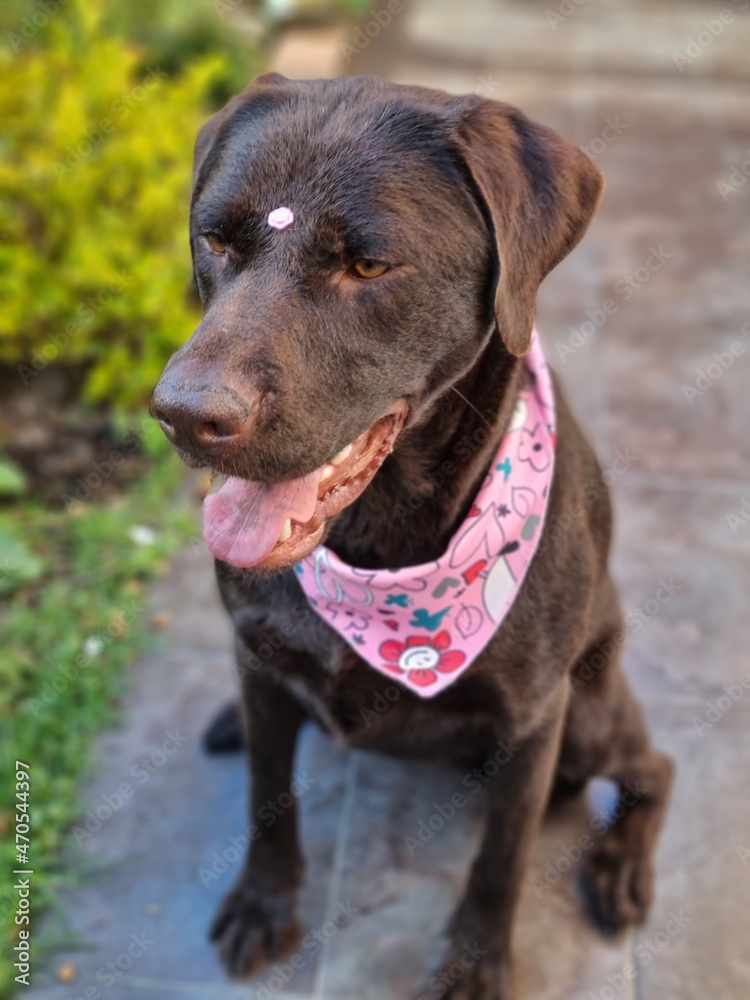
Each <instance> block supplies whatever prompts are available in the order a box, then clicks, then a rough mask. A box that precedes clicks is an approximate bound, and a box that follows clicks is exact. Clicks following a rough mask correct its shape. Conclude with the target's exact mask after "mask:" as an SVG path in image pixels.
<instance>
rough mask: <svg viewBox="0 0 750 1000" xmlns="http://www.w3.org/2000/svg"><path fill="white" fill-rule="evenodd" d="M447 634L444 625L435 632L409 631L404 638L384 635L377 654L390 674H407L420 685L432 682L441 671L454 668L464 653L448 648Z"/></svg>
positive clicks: (449, 672) (443, 672) (448, 672)
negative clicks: (416, 632)
mask: <svg viewBox="0 0 750 1000" xmlns="http://www.w3.org/2000/svg"><path fill="white" fill-rule="evenodd" d="M450 644H451V637H450V635H449V633H448V632H446V630H445V629H442V630H441V631H440V632H438V633H437V635H435V636H430V635H410V636H409V637H408V639H407V640H406V641H405V642H399V640H398V639H387V640H386V641H385V642H383V643H381V645H380V650H379V652H380V655H381V656H382V657H383V659H384V660H385V661H386V662H385V668H386V670H388V671H389V672H390V673H392V674H396V675H403V674H408V675H409V680H410V681H411V682H412V683H414V684H418V685H419V686H420V687H428V686H429V685H430V684H434V683H435V681H436V680H437V678H438V675H437V673H436V671H440V673H441V674H451V673H453V671H454V670H458V668H459V667H460V666H461V664H462V663H463V662H464V660H465V659H466V654H465V653H462V652H461V651H460V650H458V649H448V647H449V646H450Z"/></svg>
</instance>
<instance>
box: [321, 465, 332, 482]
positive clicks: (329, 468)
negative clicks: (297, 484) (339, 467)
mask: <svg viewBox="0 0 750 1000" xmlns="http://www.w3.org/2000/svg"><path fill="white" fill-rule="evenodd" d="M333 472H335V469H334V467H333V466H332V465H331V464H330V462H329V463H328V465H326V467H325V468H324V469H323V472H322V473H321V475H320V481H321V482H322V481H323V480H324V479H328V477H329V476H330V475H331V474H332V473H333Z"/></svg>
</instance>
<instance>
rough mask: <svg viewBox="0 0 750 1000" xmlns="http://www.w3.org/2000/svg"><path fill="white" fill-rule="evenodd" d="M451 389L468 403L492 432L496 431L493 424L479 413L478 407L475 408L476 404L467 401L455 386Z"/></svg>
mask: <svg viewBox="0 0 750 1000" xmlns="http://www.w3.org/2000/svg"><path fill="white" fill-rule="evenodd" d="M449 388H450V389H452V390H453V392H455V394H456V395H457V396H460V397H461V399H462V400H463V401H464V403H466V405H467V406H468V407H469V408H470V409H472V410H473V411H474V412H475V413H476V415H477V416H478V417H479V419H480V420H483V421H484V423H485V424H486V425H487V426H488V427H489V429H490V430H491V431H494V429H495V428H494V427H493V426H492V424H491V423H490V422H489V420H488V419H487V418H486V417H485V415H484V414H483V413H480V412H479V410H478V409H477V408H476V406H474V404H473V403H472V402H471V400H469V399H467V398H466V396H464V394H463V393H462V392H459V390H458V389H457V388H456V387H455V385H451V386H449Z"/></svg>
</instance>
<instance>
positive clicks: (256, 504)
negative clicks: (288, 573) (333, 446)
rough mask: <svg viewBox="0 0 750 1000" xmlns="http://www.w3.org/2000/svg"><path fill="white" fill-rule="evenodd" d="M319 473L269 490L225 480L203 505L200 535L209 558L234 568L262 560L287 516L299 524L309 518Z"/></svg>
mask: <svg viewBox="0 0 750 1000" xmlns="http://www.w3.org/2000/svg"><path fill="white" fill-rule="evenodd" d="M320 472H321V470H320V469H316V470H315V472H311V473H310V474H309V475H308V476H302V477H301V478H300V479H289V480H287V481H286V482H284V483H276V484H275V485H273V486H266V485H264V484H263V483H254V482H251V481H250V480H247V479H237V478H235V477H231V478H230V479H227V481H226V482H225V483H224V485H223V486H222V487H221V489H220V490H219V492H218V493H213V494H211V495H210V496H207V497H206V499H205V500H204V501H203V537H204V538H205V540H206V543H207V545H208V547H209V549H210V550H211V552H212V554H213V555H214V556H215V557H216V558H217V559H221V560H223V561H224V562H228V563H231V564H232V565H233V566H243V567H248V566H255V565H256V564H257V563H259V562H262V561H263V559H265V558H266V556H267V555H268V553H269V552H270V551H271V549H272V548H273V547H274V545H275V544H276V542H277V541H278V538H279V533H280V532H281V529H282V527H283V525H284V521H285V520H286V519H287V518H288V517H291V518H293V519H294V520H295V521H297V522H298V523H300V524H304V523H305V521H309V520H310V518H311V517H312V515H313V513H314V511H315V502H316V500H317V497H318V483H319V482H320Z"/></svg>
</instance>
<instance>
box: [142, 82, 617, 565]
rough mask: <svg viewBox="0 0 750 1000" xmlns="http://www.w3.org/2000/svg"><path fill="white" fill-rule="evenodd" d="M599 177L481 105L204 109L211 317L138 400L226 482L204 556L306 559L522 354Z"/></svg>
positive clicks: (356, 99)
mask: <svg viewBox="0 0 750 1000" xmlns="http://www.w3.org/2000/svg"><path fill="white" fill-rule="evenodd" d="M601 186H602V181H601V176H600V174H599V172H598V170H597V169H596V168H595V167H594V165H593V164H592V163H591V162H590V160H588V158H587V157H586V156H585V155H584V154H583V153H582V152H581V151H580V150H579V149H577V148H576V147H575V146H573V145H571V144H570V143H568V142H566V141H565V140H564V139H562V138H560V137H559V136H558V135H556V134H555V133H554V132H552V131H551V130H550V129H547V128H544V127H542V126H539V125H535V124H532V123H531V122H530V121H529V120H528V119H527V118H525V117H524V116H523V115H522V114H521V113H520V112H518V111H517V110H515V109H514V108H511V107H509V106H508V105H504V104H499V103H497V102H495V101H489V100H484V99H481V98H478V97H452V96H449V95H448V94H443V93H439V92H437V91H431V90H424V89H420V88H415V87H401V86H396V85H395V84H390V83H386V82H385V81H382V80H376V79H364V78H361V79H338V80H318V81H312V82H294V81H291V80H286V79H285V78H283V77H281V76H277V75H267V76H263V77H260V78H259V79H257V80H256V81H255V82H254V83H252V84H251V85H250V86H249V87H248V88H247V89H246V90H245V91H243V93H242V94H240V95H238V96H237V97H235V98H233V99H232V100H231V101H230V102H229V104H227V106H226V107H225V108H223V109H222V110H221V111H220V112H219V113H218V114H217V115H215V116H214V117H213V118H212V119H211V120H210V121H209V122H208V123H207V124H206V125H205V126H204V127H203V128H202V129H201V132H200V134H199V136H198V141H197V143H196V149H195V171H194V190H193V200H192V208H191V246H192V251H193V262H194V268H195V278H196V281H197V285H198V289H199V292H200V296H201V299H202V302H203V305H204V308H205V316H204V318H203V321H202V322H201V324H200V326H199V327H198V329H197V330H196V332H195V333H194V335H193V336H192V338H191V339H190V340H189V341H188V343H187V344H186V345H185V346H184V347H183V348H182V349H181V350H180V351H178V352H177V353H176V354H175V355H174V356H173V357H172V359H171V360H170V361H169V363H168V364H167V366H166V368H165V370H164V373H163V375H162V377H161V380H160V381H159V384H158V386H157V388H156V390H155V392H154V397H153V401H152V412H153V413H154V415H155V416H156V417H157V419H158V420H159V421H160V423H161V425H162V427H163V429H164V431H165V433H166V434H167V436H168V437H169V439H170V440H171V441H172V442H173V444H174V445H175V446H176V448H177V449H178V451H179V453H180V455H181V456H182V458H183V459H184V460H185V461H186V462H187V463H188V464H191V465H199V466H200V465H206V466H211V467H213V468H215V469H218V470H219V471H221V472H225V473H227V474H229V476H230V479H229V480H228V481H227V483H226V484H225V486H224V487H223V488H222V489H221V490H220V492H219V493H217V494H215V495H214V496H213V497H209V498H208V500H207V501H206V517H205V529H206V538H207V540H208V542H209V546H210V547H211V549H212V551H213V552H214V554H215V555H216V556H218V557H219V558H221V559H224V560H226V561H228V562H231V563H234V564H235V565H239V566H255V567H257V568H259V569H266V568H275V567H278V566H284V565H290V564H291V563H293V562H294V561H296V560H297V559H299V558H301V557H302V556H304V555H306V554H307V553H308V552H310V551H311V550H312V549H313V548H314V547H315V546H316V545H317V544H318V543H319V542H320V541H321V539H322V538H323V537H324V534H325V530H326V522H327V521H328V520H329V519H330V518H331V517H333V516H334V515H335V514H336V513H337V512H338V511H340V510H341V509H343V507H345V506H346V505H348V504H349V503H351V502H352V501H353V500H354V499H355V498H356V497H357V496H359V495H360V493H361V492H362V491H363V490H364V489H365V488H366V486H367V485H368V484H369V482H370V481H371V479H372V477H373V476H374V475H375V474H376V472H377V471H378V469H379V468H380V465H381V464H382V462H383V461H384V459H385V458H386V457H387V455H388V454H389V452H390V451H391V449H392V448H393V445H394V442H395V440H396V437H397V435H398V434H399V431H400V430H401V428H402V426H403V424H404V422H405V421H406V422H409V423H417V422H419V421H420V419H422V418H423V417H424V415H425V414H426V413H427V412H428V411H429V409H430V407H431V406H432V405H433V404H434V402H435V400H436V398H437V397H438V396H440V395H441V394H442V393H444V392H445V391H446V390H447V389H448V388H449V387H450V386H451V385H452V384H453V383H455V382H456V381H458V380H459V379H460V378H461V377H462V376H463V375H464V374H465V373H466V372H467V371H468V370H469V369H470V368H471V366H472V364H473V363H474V362H475V361H476V359H477V357H478V356H479V354H480V353H481V351H482V350H483V349H484V348H485V347H486V345H487V343H488V340H489V338H490V337H492V336H499V337H501V338H502V342H503V344H504V348H505V350H506V352H507V356H508V361H509V363H510V362H511V360H512V358H513V356H515V357H520V356H521V355H523V354H524V353H525V352H526V351H527V350H528V347H529V341H530V335H531V328H532V323H533V318H534V301H535V296H536V291H537V288H538V286H539V283H540V282H541V280H542V279H543V278H544V276H545V275H546V274H547V273H548V272H549V271H550V270H551V268H552V267H554V266H555V264H557V263H558V262H559V261H560V260H561V259H562V258H563V257H564V256H565V255H566V254H567V253H568V252H569V251H570V250H572V248H573V247H574V246H575V245H576V243H577V242H578V241H579V239H580V238H581V236H582V235H583V233H584V231H585V229H586V227H587V225H588V222H589V220H590V218H591V216H592V214H593V211H594V209H595V207H596V203H597V200H598V197H599V193H600V190H601ZM281 208H285V209H288V210H289V212H287V213H278V212H276V210H277V209H281ZM272 213H275V214H272ZM269 216H270V223H269ZM274 223H276V225H274ZM496 331H499V333H498V332H496Z"/></svg>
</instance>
